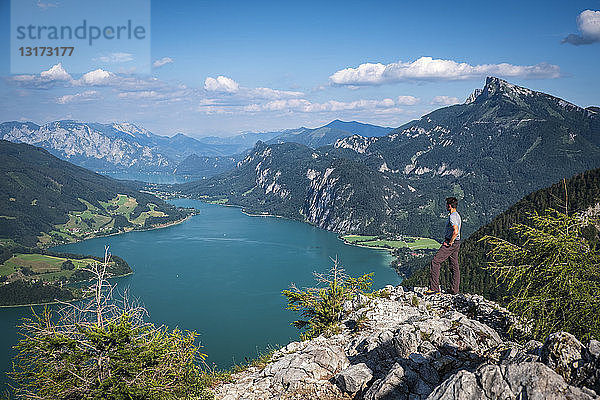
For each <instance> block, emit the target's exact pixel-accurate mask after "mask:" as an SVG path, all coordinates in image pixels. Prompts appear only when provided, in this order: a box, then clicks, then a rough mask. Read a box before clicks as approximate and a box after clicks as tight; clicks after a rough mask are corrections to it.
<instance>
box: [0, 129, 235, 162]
mask: <svg viewBox="0 0 600 400" xmlns="http://www.w3.org/2000/svg"><path fill="white" fill-rule="evenodd" d="M0 139H4V140H9V141H11V142H17V143H27V144H31V145H35V146H39V147H42V148H45V149H46V150H48V151H49V152H51V153H52V154H54V155H55V156H57V157H59V158H62V159H64V160H67V161H69V162H72V163H74V164H77V165H79V166H82V167H86V168H88V169H92V170H96V171H119V170H135V171H168V170H172V169H173V168H175V166H176V165H177V163H179V162H180V161H182V160H183V159H185V157H187V156H189V155H191V154H199V155H205V156H222V155H224V152H223V151H222V150H221V149H220V148H219V147H218V146H214V145H210V144H206V143H201V142H199V141H197V140H196V139H193V138H190V137H188V136H185V135H183V134H178V135H175V136H173V137H172V138H170V137H167V136H159V135H155V134H153V133H152V132H150V131H148V130H146V129H144V128H140V127H138V126H136V125H133V124H128V123H122V124H118V123H114V124H98V123H83V122H76V121H56V122H51V123H48V124H45V125H42V126H40V125H36V124H34V123H32V122H5V123H2V124H0Z"/></svg>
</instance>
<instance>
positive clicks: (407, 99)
mask: <svg viewBox="0 0 600 400" xmlns="http://www.w3.org/2000/svg"><path fill="white" fill-rule="evenodd" d="M419 101H421V99H419V98H418V97H414V96H398V99H397V100H396V104H401V105H404V106H414V105H415V104H417V103H418V102H419Z"/></svg>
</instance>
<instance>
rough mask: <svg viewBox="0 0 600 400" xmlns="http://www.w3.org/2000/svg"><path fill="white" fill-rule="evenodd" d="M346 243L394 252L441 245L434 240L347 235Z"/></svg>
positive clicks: (410, 237) (413, 237)
mask: <svg viewBox="0 0 600 400" xmlns="http://www.w3.org/2000/svg"><path fill="white" fill-rule="evenodd" d="M342 239H343V240H344V242H346V243H349V244H355V245H359V246H367V247H373V248H376V249H386V250H393V249H399V248H404V247H406V248H409V249H411V250H426V249H437V248H438V247H440V244H439V243H438V242H436V241H435V240H433V239H429V238H422V237H415V236H402V237H400V238H396V239H393V240H392V239H385V238H380V237H379V236H362V235H346V236H342Z"/></svg>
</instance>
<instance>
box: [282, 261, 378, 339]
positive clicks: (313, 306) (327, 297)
mask: <svg viewBox="0 0 600 400" xmlns="http://www.w3.org/2000/svg"><path fill="white" fill-rule="evenodd" d="M314 275H315V280H316V281H317V282H318V283H319V284H321V285H322V286H321V287H312V288H305V289H304V290H300V289H298V288H297V287H296V286H295V285H293V284H292V285H291V287H290V289H289V290H288V289H286V290H283V291H282V294H283V295H284V296H285V297H287V300H288V306H287V309H288V310H292V311H296V312H299V313H300V315H301V317H302V318H303V319H300V320H297V321H294V322H293V323H292V325H294V326H295V327H296V328H298V329H305V331H304V332H302V333H301V334H300V338H301V339H302V340H308V339H312V338H314V337H317V336H319V335H321V334H324V335H326V336H329V335H333V334H336V333H339V331H340V326H339V323H340V322H341V321H342V319H343V317H344V302H345V301H347V300H350V299H351V298H352V297H353V296H354V295H355V294H356V293H359V292H364V291H366V290H368V289H369V288H370V287H371V284H372V283H373V273H370V274H365V275H362V276H360V277H358V278H353V277H350V276H348V275H346V274H345V273H344V269H343V268H341V267H340V266H338V261H337V259H336V260H334V265H333V267H332V268H331V270H330V271H329V273H328V274H319V273H314Z"/></svg>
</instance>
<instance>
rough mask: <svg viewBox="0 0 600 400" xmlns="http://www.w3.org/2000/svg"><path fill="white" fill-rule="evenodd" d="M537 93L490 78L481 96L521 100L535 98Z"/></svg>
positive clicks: (486, 81)
mask: <svg viewBox="0 0 600 400" xmlns="http://www.w3.org/2000/svg"><path fill="white" fill-rule="evenodd" d="M535 93H536V92H534V91H533V90H530V89H527V88H524V87H521V86H517V85H513V84H512V83H508V82H507V81H505V80H503V79H500V78H496V77H495V76H488V77H487V79H486V80H485V86H484V87H483V89H482V92H481V94H480V95H483V96H484V98H491V97H494V96H505V97H508V98H510V99H513V100H519V99H521V98H523V97H528V96H533V95H534V94H535Z"/></svg>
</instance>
